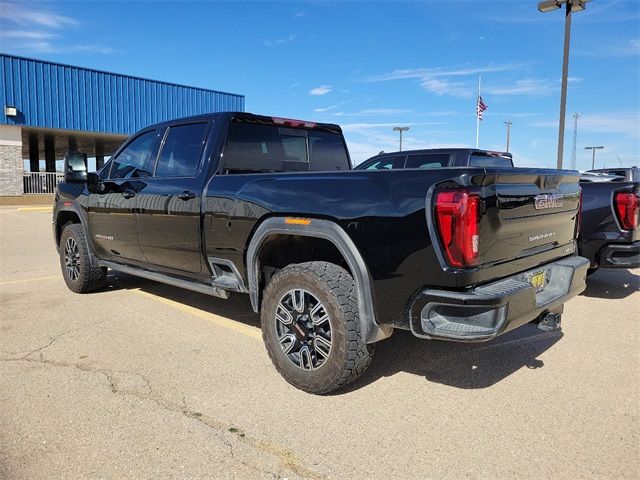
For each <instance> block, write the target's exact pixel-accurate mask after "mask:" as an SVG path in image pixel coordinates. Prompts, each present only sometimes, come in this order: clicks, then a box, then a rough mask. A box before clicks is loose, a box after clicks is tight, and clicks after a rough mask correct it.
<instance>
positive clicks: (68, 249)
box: [60, 223, 107, 293]
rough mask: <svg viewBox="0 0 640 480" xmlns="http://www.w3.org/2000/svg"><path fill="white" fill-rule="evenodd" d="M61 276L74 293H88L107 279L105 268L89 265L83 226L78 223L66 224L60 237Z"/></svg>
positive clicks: (96, 288) (89, 260) (99, 286)
mask: <svg viewBox="0 0 640 480" xmlns="http://www.w3.org/2000/svg"><path fill="white" fill-rule="evenodd" d="M60 266H61V268H62V276H63V277H64V281H65V283H66V284H67V287H69V290H71V291H72V292H75V293H88V292H93V291H95V290H98V289H99V288H101V287H102V286H103V285H104V284H105V282H106V279H107V269H106V268H104V267H94V266H92V265H91V259H90V257H89V247H88V246H87V238H86V237H85V235H84V228H83V227H82V225H80V224H78V223H73V224H70V225H67V226H66V227H65V228H64V230H63V231H62V236H61V237H60Z"/></svg>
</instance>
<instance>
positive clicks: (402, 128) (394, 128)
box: [393, 127, 409, 151]
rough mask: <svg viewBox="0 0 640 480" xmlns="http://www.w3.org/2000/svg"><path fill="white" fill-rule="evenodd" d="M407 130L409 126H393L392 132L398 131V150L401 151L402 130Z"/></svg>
mask: <svg viewBox="0 0 640 480" xmlns="http://www.w3.org/2000/svg"><path fill="white" fill-rule="evenodd" d="M407 130H409V127H393V131H394V132H400V151H402V132H406V131H407Z"/></svg>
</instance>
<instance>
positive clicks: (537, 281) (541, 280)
mask: <svg viewBox="0 0 640 480" xmlns="http://www.w3.org/2000/svg"><path fill="white" fill-rule="evenodd" d="M529 283H530V284H531V286H532V287H533V288H535V289H536V293H538V292H539V291H541V290H544V287H545V276H544V270H543V271H541V272H536V273H532V274H531V275H529Z"/></svg>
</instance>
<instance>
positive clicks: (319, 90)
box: [309, 85, 333, 95]
mask: <svg viewBox="0 0 640 480" xmlns="http://www.w3.org/2000/svg"><path fill="white" fill-rule="evenodd" d="M332 88H333V85H320V86H319V87H316V88H312V89H311V90H309V95H326V94H327V93H329V92H330V91H331V89H332Z"/></svg>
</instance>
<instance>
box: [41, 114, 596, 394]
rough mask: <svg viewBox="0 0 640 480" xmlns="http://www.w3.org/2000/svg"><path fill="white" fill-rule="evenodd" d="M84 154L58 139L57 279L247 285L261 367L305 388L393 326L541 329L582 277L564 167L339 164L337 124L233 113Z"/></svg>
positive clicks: (454, 335)
mask: <svg viewBox="0 0 640 480" xmlns="http://www.w3.org/2000/svg"><path fill="white" fill-rule="evenodd" d="M86 170H87V167H86V157H84V156H83V155H81V154H69V155H68V157H67V159H66V161H65V181H64V182H63V183H61V184H60V185H59V186H58V189H57V192H56V196H55V208H54V213H53V232H54V239H55V243H56V246H57V248H58V251H59V254H60V262H61V267H62V271H63V276H64V279H65V282H66V284H67V285H68V287H69V288H70V289H71V290H73V291H74V292H78V293H83V292H90V291H94V290H97V289H99V288H101V287H102V286H103V285H104V283H105V281H106V272H107V269H113V270H116V271H121V272H126V273H129V274H133V275H137V276H140V277H144V278H148V279H152V280H156V281H159V282H164V283H167V284H171V285H175V286H178V287H182V288H187V289H190V290H195V291H198V292H202V293H205V294H209V295H212V296H215V297H220V298H227V297H228V296H229V295H230V293H231V292H241V293H247V294H248V295H249V297H250V299H251V305H252V307H253V309H254V310H255V311H256V312H260V315H261V327H262V332H263V338H264V342H265V345H266V348H267V351H268V353H269V355H270V357H271V359H272V361H273V363H274V365H275V367H276V368H277V370H278V371H279V372H280V373H281V374H282V375H283V377H284V378H285V379H286V380H287V381H289V382H290V383H291V384H293V385H295V386H296V387H298V388H301V389H304V390H306V391H309V392H313V393H325V392H328V391H331V390H333V389H336V388H339V387H341V386H343V385H345V384H346V383H348V382H350V381H352V380H353V379H355V378H357V377H358V376H359V375H360V374H361V373H362V372H363V371H364V370H365V369H366V367H367V366H368V365H369V363H370V361H371V357H372V355H373V351H374V344H375V342H377V341H379V340H382V339H384V338H386V337H388V336H389V335H391V333H392V332H393V329H394V328H401V329H407V330H411V331H412V332H413V334H414V335H416V336H418V337H421V338H426V339H441V340H454V341H484V340H489V339H492V338H494V337H496V336H497V335H500V334H502V333H504V332H506V331H508V330H511V329H513V328H516V327H518V326H520V325H523V324H525V323H527V322H532V321H535V322H538V323H539V324H540V326H541V328H547V329H549V328H553V327H555V326H557V324H558V322H559V318H560V313H561V312H562V309H563V305H564V303H565V302H566V301H567V300H568V299H570V298H571V297H573V296H575V295H577V294H578V293H580V292H581V291H582V290H583V289H584V288H585V277H586V271H587V267H588V265H589V262H588V261H587V260H586V259H584V258H581V257H579V256H576V255H575V253H576V242H575V235H576V221H577V218H578V213H579V199H580V188H579V185H578V174H577V172H572V171H558V170H544V169H530V168H527V169H513V168H501V167H489V166H482V167H476V166H469V167H465V168H440V169H435V170H434V169H406V170H394V171H381V170H371V171H369V170H351V163H350V159H349V154H348V151H347V148H346V144H345V142H344V138H343V136H342V132H341V130H340V127H338V126H337V125H332V124H321V123H314V122H305V121H298V120H289V119H282V118H274V117H266V116H259V115H253V114H248V113H220V114H211V115H204V116H198V117H191V118H185V119H179V120H174V121H170V122H165V123H161V124H158V125H153V126H150V127H148V128H145V129H144V130H142V131H140V132H138V133H136V134H134V135H133V136H132V137H131V138H130V139H129V140H127V141H126V142H125V143H124V144H123V145H122V147H121V148H120V149H119V150H118V151H117V152H116V153H115V154H114V155H113V157H112V158H111V159H110V160H109V162H108V163H107V164H106V165H105V166H104V167H103V168H102V170H101V171H100V172H99V173H97V174H95V173H88V172H87V171H86ZM230 360H231V359H230Z"/></svg>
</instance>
